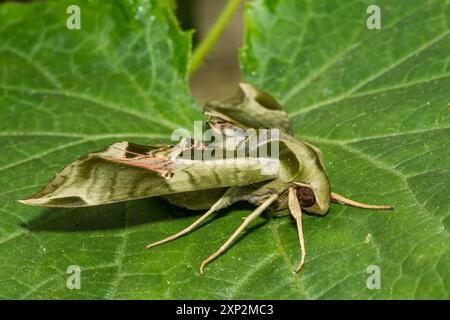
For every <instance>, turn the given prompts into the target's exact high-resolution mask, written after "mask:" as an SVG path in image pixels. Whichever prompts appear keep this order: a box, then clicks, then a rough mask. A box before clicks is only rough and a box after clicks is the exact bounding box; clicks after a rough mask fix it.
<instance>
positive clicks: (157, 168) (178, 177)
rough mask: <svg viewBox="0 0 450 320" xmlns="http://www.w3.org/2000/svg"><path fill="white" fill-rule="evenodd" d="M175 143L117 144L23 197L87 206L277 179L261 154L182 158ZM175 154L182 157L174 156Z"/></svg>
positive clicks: (58, 204) (30, 201)
mask: <svg viewBox="0 0 450 320" xmlns="http://www.w3.org/2000/svg"><path fill="white" fill-rule="evenodd" d="M177 148H179V147H178V146H170V145H151V146H141V145H136V144H133V143H129V142H119V143H115V144H113V145H111V146H109V147H107V148H106V149H104V150H102V151H98V152H94V153H91V154H89V155H87V156H85V157H82V158H80V159H78V160H76V161H74V162H73V163H72V164H70V165H68V166H67V167H65V168H64V169H63V170H62V171H60V172H59V173H58V174H57V175H56V176H55V177H54V178H53V180H52V181H50V182H49V184H48V185H47V186H46V187H44V189H42V190H41V191H40V192H38V193H36V194H34V195H33V196H31V197H30V198H28V199H25V200H21V202H22V203H24V204H29V205H37V206H45V207H83V206H93V205H100V204H107V203H113V202H120V201H127V200H132V199H138V198H145V197H153V196H161V195H167V194H174V193H179V192H186V191H196V190H205V189H212V188H221V187H229V186H235V185H246V184H251V183H255V182H259V181H264V180H269V179H273V178H275V176H274V175H268V174H267V172H265V173H264V172H262V167H263V166H264V163H263V162H262V161H260V160H258V159H254V160H257V161H249V160H251V159H239V158H236V159H222V160H221V159H218V160H214V159H207V160H203V161H202V160H191V158H189V159H184V158H183V159H180V157H181V156H182V155H184V153H185V152H186V150H184V151H182V152H181V150H178V149H177ZM196 150H197V151H198V149H196ZM193 151H194V152H193V153H192V154H195V150H193ZM175 155H179V157H178V158H176V157H175V158H174V156H175ZM192 158H193V157H192ZM263 173H264V174H263Z"/></svg>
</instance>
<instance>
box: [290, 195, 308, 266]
mask: <svg viewBox="0 0 450 320" xmlns="http://www.w3.org/2000/svg"><path fill="white" fill-rule="evenodd" d="M289 209H290V210H291V214H292V215H293V216H294V218H295V221H296V222H297V232H298V240H299V243H300V251H301V257H300V263H299V264H298V266H297V268H295V270H294V271H295V272H299V271H300V270H301V269H302V267H303V265H304V264H305V257H306V249H305V239H304V237H303V227H302V207H301V206H300V203H299V201H298V197H297V192H296V190H295V189H294V188H289Z"/></svg>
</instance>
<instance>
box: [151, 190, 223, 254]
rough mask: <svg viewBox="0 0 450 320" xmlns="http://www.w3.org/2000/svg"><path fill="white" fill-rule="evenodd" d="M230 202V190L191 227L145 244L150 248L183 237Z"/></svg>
mask: <svg viewBox="0 0 450 320" xmlns="http://www.w3.org/2000/svg"><path fill="white" fill-rule="evenodd" d="M229 204H230V198H229V196H228V192H226V193H225V194H224V195H223V196H222V197H221V198H220V199H219V200H217V201H216V203H214V204H213V205H212V207H211V208H210V209H209V210H208V211H207V212H206V213H205V214H203V215H202V216H201V217H200V218H198V219H197V220H195V221H194V223H192V224H191V225H190V226H189V227H187V228H185V229H183V230H181V231H180V232H178V233H176V234H174V235H171V236H170V237H167V238H165V239H162V240H159V241H156V242H153V243H150V244H149V245H147V246H145V248H147V249H150V248H153V247H156V246H159V245H160V244H163V243H166V242H169V241H172V240H175V239H176V238H178V237H181V236H182V235H185V234H186V233H189V232H191V231H192V230H194V229H195V228H196V227H197V226H198V225H199V224H200V223H202V222H203V221H204V220H205V219H206V218H208V217H209V216H210V215H211V214H213V213H214V212H216V211H219V210H220V209H223V208H225V207H227V206H228V205H229Z"/></svg>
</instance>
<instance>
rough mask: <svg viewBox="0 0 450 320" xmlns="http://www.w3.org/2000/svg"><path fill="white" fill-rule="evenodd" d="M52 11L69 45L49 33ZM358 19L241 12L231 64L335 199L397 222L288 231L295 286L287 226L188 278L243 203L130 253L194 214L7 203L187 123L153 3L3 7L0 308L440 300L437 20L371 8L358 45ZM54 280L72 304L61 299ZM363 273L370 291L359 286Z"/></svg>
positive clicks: (315, 6)
mask: <svg viewBox="0 0 450 320" xmlns="http://www.w3.org/2000/svg"><path fill="white" fill-rule="evenodd" d="M130 3H131V4H130ZM69 4H78V5H79V6H80V8H81V15H82V29H81V30H68V29H67V28H66V25H65V21H66V18H67V14H66V8H67V6H68V5H69ZM369 4H373V3H372V1H366V2H365V1H345V2H343V1H338V0H336V1H332V0H326V1H325V0H323V1H306V0H305V1H300V0H290V1H285V0H283V1H256V2H254V3H251V4H250V5H249V7H248V8H247V11H246V28H247V29H246V40H245V46H244V49H243V50H242V52H241V63H242V67H243V71H244V77H245V80H246V81H248V82H251V83H254V84H256V85H259V86H261V87H262V88H263V89H265V90H267V91H268V92H270V93H271V94H273V95H274V96H275V97H276V98H277V99H278V100H279V101H281V102H283V104H284V105H285V106H286V108H287V110H288V112H289V114H290V115H291V119H292V122H293V124H294V128H295V130H296V134H297V135H298V136H299V137H304V138H305V139H306V140H308V141H310V142H312V143H314V144H316V145H318V146H320V147H321V149H322V151H323V153H324V154H325V158H326V165H327V169H328V172H329V175H330V178H331V180H332V184H333V188H334V191H336V192H339V193H342V194H345V195H347V196H351V197H354V198H356V199H358V200H364V201H367V202H380V203H390V204H394V205H395V206H396V209H395V210H394V211H392V212H389V213H386V212H375V211H368V210H361V209H356V208H349V207H341V206H338V205H333V206H332V207H331V209H330V212H329V214H328V215H327V216H325V217H316V216H305V217H304V229H305V238H306V246H307V252H308V255H307V261H306V266H305V268H304V269H303V270H302V272H301V273H300V274H293V273H292V269H293V268H294V266H295V264H296V262H297V261H298V241H297V238H296V232H295V226H294V224H293V222H292V220H291V219H290V218H288V217H286V218H282V219H269V222H268V223H266V219H265V218H260V219H259V220H258V221H257V222H256V223H255V224H254V227H253V228H250V229H249V230H248V231H249V232H247V233H246V234H245V235H244V236H243V237H242V238H241V240H240V241H238V242H237V243H236V245H234V246H233V247H232V248H231V249H230V250H229V251H228V252H227V253H226V254H225V255H224V256H222V257H221V258H219V259H218V260H217V261H215V262H214V263H213V264H211V265H210V266H208V267H207V269H206V273H205V275H203V276H200V275H199V274H198V271H197V268H198V266H199V264H200V262H201V261H202V260H203V259H204V258H205V257H206V256H208V255H209V254H210V253H212V252H213V251H214V250H215V249H216V248H218V247H219V246H220V245H221V244H222V243H223V242H224V241H225V240H226V239H227V237H228V236H229V235H230V234H231V232H232V231H233V230H234V229H235V228H236V227H237V225H238V224H239V223H240V222H241V217H243V216H245V215H246V214H248V212H249V209H250V207H249V206H234V207H233V208H232V210H225V211H223V212H222V213H221V214H219V216H218V217H217V218H216V219H214V220H212V221H211V222H210V223H207V224H206V225H205V226H204V227H202V228H200V229H199V230H197V231H196V232H194V233H192V234H190V235H188V236H186V237H183V239H179V240H178V241H174V242H172V243H169V244H166V245H164V246H161V247H157V248H154V249H152V250H151V251H145V250H144V249H143V246H144V245H145V244H147V243H149V242H152V241H155V240H159V239H161V238H163V237H164V236H166V235H169V234H171V233H173V232H175V231H178V230H179V229H180V228H182V227H183V226H186V225H188V224H189V223H190V222H192V221H193V220H194V219H195V218H196V217H197V213H196V212H191V213H190V212H188V211H186V210H184V209H180V208H175V207H171V206H170V205H168V204H167V203H165V202H164V201H162V200H159V199H153V198H150V199H145V200H139V201H131V202H127V203H123V204H117V205H108V206H101V207H95V208H83V209H71V210H46V209H41V208H30V207H25V206H23V205H19V204H17V203H16V202H15V200H16V199H20V198H23V197H24V196H26V195H29V194H30V193H32V192H34V191H36V190H38V189H39V188H40V187H41V186H42V185H43V184H45V183H46V182H47V181H48V180H49V179H50V178H51V177H52V175H53V174H54V173H55V172H56V171H57V170H58V169H60V168H61V167H62V166H64V165H65V164H67V163H68V162H70V161H71V160H73V159H75V158H77V157H78V156H80V155H82V154H85V153H87V152H89V151H92V150H95V149H98V148H100V147H103V146H105V145H107V144H109V143H112V142H115V141H120V140H131V141H133V142H138V143H150V142H155V141H169V139H170V133H171V132H172V130H173V129H174V128H176V127H179V126H182V127H186V128H190V127H192V121H193V120H194V119H201V116H200V112H199V108H198V107H196V106H195V104H194V103H193V100H192V98H191V97H190V95H189V93H188V89H187V85H186V69H187V65H188V58H189V49H190V45H189V43H190V37H189V36H188V35H186V34H183V33H181V32H180V31H179V30H178V28H177V26H176V24H175V22H174V20H173V18H172V17H171V15H170V14H169V13H167V11H166V7H165V6H164V5H158V4H157V3H156V2H155V1H148V0H141V1H137V0H136V1H131V2H130V1H126V0H122V1H114V2H113V1H111V2H102V4H98V2H91V1H67V2H66V1H58V2H49V3H36V4H32V5H17V4H9V3H8V4H2V5H1V6H0V39H1V42H0V150H1V151H2V154H3V155H4V156H3V157H1V158H0V199H1V200H2V201H1V203H0V214H1V216H0V217H1V218H0V298H288V299H301V298H448V294H449V291H450V274H449V271H448V270H449V267H450V254H449V248H450V239H449V234H448V228H449V224H450V219H449V218H448V215H449V212H450V196H449V195H448V190H449V189H450V151H449V150H450V139H449V136H450V117H449V113H450V112H449V111H448V109H447V108H448V102H449V97H450V92H449V90H448V88H449V87H450V77H449V75H450V58H449V57H450V54H449V53H450V41H449V40H450V34H449V28H448V26H449V20H450V8H449V7H450V6H449V5H448V4H447V3H446V1H444V0H443V1H438V0H435V1H428V2H425V1H422V0H417V1H411V0H408V1H406V0H405V1H377V4H378V5H379V6H380V8H381V14H382V29H381V30H368V29H367V28H366V22H365V19H366V17H367V14H366V8H367V6H368V5H369ZM140 7H142V9H140ZM211 85H214V84H211ZM70 265H78V266H80V268H81V289H80V290H76V289H74V290H69V289H68V288H67V287H66V280H67V277H68V276H69V275H68V274H67V273H66V270H67V267H68V266H70ZM370 265H377V266H379V267H380V271H381V289H379V290H378V289H372V290H371V289H368V288H367V286H366V280H367V277H368V276H369V274H367V271H366V270H367V268H368V267H369V266H370Z"/></svg>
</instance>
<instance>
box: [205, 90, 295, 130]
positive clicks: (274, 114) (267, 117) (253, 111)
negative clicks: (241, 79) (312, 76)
mask: <svg viewBox="0 0 450 320" xmlns="http://www.w3.org/2000/svg"><path fill="white" fill-rule="evenodd" d="M203 112H204V114H205V116H207V117H208V123H209V124H210V126H211V127H213V128H216V129H219V130H221V129H223V128H227V127H228V126H232V127H239V128H242V129H248V128H253V129H279V130H280V131H281V132H283V133H286V134H292V133H293V131H292V128H291V125H290V123H289V119H288V116H287V114H286V112H285V111H284V110H283V107H282V106H281V105H280V104H279V103H278V102H277V101H276V100H275V99H274V98H273V97H271V96H270V95H269V94H267V93H265V92H264V91H261V90H259V89H258V88H256V87H254V86H252V85H250V84H247V83H240V84H239V91H238V93H237V94H236V95H235V96H234V97H233V98H231V99H228V100H225V101H211V102H208V103H206V105H205V106H204V107H203Z"/></svg>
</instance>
